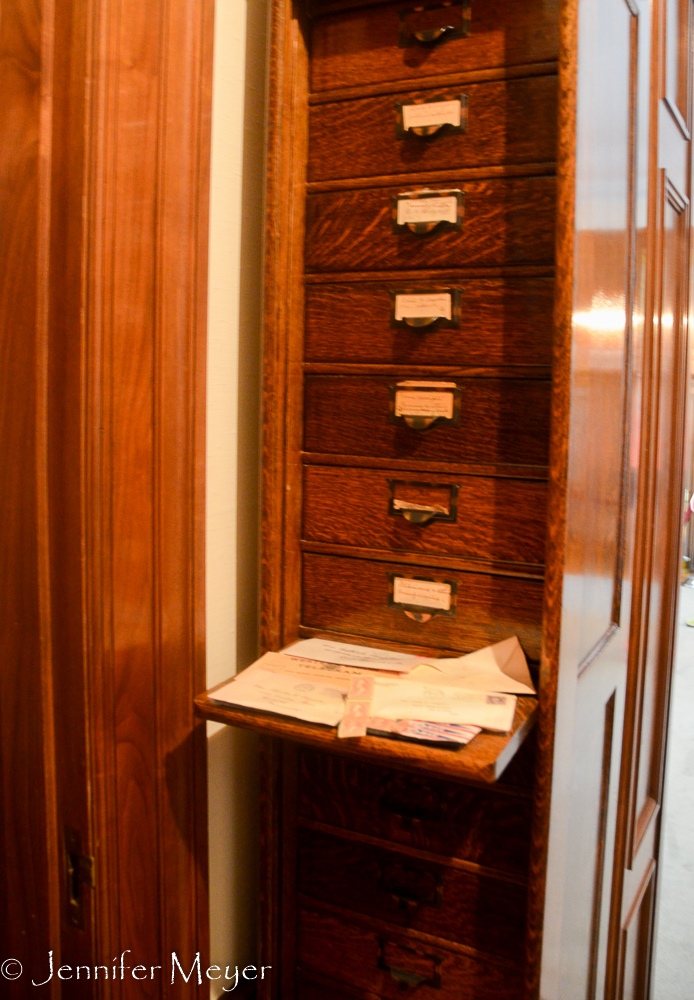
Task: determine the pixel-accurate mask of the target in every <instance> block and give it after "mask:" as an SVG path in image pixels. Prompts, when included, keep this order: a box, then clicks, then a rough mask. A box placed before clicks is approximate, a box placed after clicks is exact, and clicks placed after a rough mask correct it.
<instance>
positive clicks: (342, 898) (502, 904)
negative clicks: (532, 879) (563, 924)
mask: <svg viewBox="0 0 694 1000" xmlns="http://www.w3.org/2000/svg"><path fill="white" fill-rule="evenodd" d="M298 865H299V867H298V883H297V884H298V889H299V892H301V893H303V895H304V896H306V897H311V898H312V899H315V900H318V901H322V902H326V903H331V902H339V904H340V906H343V907H345V908H346V909H348V910H354V911H356V912H359V913H364V914H367V915H371V916H374V917H377V918H379V919H381V920H386V921H388V922H390V923H392V924H399V925H401V926H404V927H411V928H412V929H413V930H421V931H424V932H426V933H428V934H434V935H436V936H438V937H442V938H448V939H451V940H453V941H458V942H459V943H460V944H464V945H467V946H468V947H471V948H474V949H475V950H476V951H478V952H483V953H484V952H486V953H488V954H498V955H502V956H504V957H506V958H511V959H513V958H515V959H519V958H521V956H522V953H523V937H524V927H525V906H526V899H525V895H526V894H525V890H524V888H523V887H522V886H519V885H514V884H512V883H508V882H506V881H503V880H498V879H495V878H493V877H490V876H480V875H473V874H472V873H470V872H465V871H460V870H457V869H455V868H447V867H445V866H441V865H435V864H430V863H427V862H423V861H415V860H414V859H412V858H408V857H407V855H400V854H396V853H395V852H394V851H384V850H378V849H377V848H373V847H370V846H368V845H365V844H360V843H358V842H354V841H351V840H349V839H344V838H342V837H336V836H333V835H329V834H325V833H323V832H320V831H317V830H314V829H310V828H309V829H306V828H304V829H301V830H300V831H299V847H298Z"/></svg>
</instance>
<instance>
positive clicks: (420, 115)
mask: <svg viewBox="0 0 694 1000" xmlns="http://www.w3.org/2000/svg"><path fill="white" fill-rule="evenodd" d="M460 104H461V102H460V100H459V99H458V100H457V101H436V102H434V101H432V102H431V103H429V102H427V103H425V104H403V106H402V124H403V128H405V129H410V128H421V126H427V125H454V126H455V127H457V128H459V127H460V119H461V108H460Z"/></svg>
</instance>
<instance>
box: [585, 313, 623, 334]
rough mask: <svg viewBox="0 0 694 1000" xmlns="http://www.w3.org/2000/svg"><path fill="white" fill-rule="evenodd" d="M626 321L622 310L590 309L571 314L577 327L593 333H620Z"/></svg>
mask: <svg viewBox="0 0 694 1000" xmlns="http://www.w3.org/2000/svg"><path fill="white" fill-rule="evenodd" d="M626 320H627V314H626V312H625V311H624V310H623V309H604V308H603V309H590V310H588V311H587V312H577V313H574V314H573V321H574V323H575V324H576V325H577V326H582V327H583V328H584V330H590V331H591V332H593V333H621V332H622V330H623V329H624V324H625V323H626Z"/></svg>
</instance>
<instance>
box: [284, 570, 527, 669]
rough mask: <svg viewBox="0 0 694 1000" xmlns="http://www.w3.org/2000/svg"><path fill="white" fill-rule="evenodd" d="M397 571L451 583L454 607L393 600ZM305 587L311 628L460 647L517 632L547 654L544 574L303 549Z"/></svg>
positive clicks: (306, 615)
mask: <svg viewBox="0 0 694 1000" xmlns="http://www.w3.org/2000/svg"><path fill="white" fill-rule="evenodd" d="M393 576H395V577H397V578H411V577H419V578H420V579H423V580H433V581H439V582H441V583H443V584H448V585H451V589H453V588H455V594H454V596H453V598H452V603H453V608H452V612H453V613H452V614H450V615H444V614H434V615H433V617H432V618H430V619H429V620H428V621H415V620H413V619H412V618H411V617H409V616H408V614H407V613H406V609H404V608H403V607H402V606H398V605H390V604H389V600H390V597H391V589H392V577H393ZM302 586H303V620H302V624H303V625H305V626H307V627H308V628H315V629H321V630H326V631H331V632H342V633H345V634H347V635H353V636H365V637H367V636H368V637H370V638H373V639H387V640H389V641H392V642H401V643H406V644H410V645H419V646H431V647H434V648H438V649H451V650H460V652H470V651H472V650H475V649H480V648H481V647H482V646H487V645H489V644H491V643H494V642H501V640H502V639H507V638H508V637H509V636H511V635H517V636H518V638H519V640H520V643H521V645H522V647H523V649H524V651H525V653H526V655H527V656H528V657H530V658H531V659H539V656H540V642H541V631H542V629H541V621H542V590H543V587H542V582H541V581H539V580H525V579H519V578H515V577H503V576H492V575H491V574H485V573H461V572H459V571H457V570H432V569H430V568H427V567H416V566H399V565H397V564H395V563H389V562H376V561H371V560H367V559H348V558H345V557H343V556H325V555H315V554H312V553H304V556H303V584H302Z"/></svg>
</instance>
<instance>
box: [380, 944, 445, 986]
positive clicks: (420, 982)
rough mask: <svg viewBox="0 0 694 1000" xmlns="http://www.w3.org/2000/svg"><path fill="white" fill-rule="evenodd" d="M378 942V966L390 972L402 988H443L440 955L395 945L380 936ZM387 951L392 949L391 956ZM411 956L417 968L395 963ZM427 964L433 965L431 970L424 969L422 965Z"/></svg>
mask: <svg viewBox="0 0 694 1000" xmlns="http://www.w3.org/2000/svg"><path fill="white" fill-rule="evenodd" d="M378 943H379V948H380V954H379V956H378V967H379V969H385V971H386V972H389V973H390V975H391V977H392V978H393V979H394V980H395V982H396V983H397V984H398V986H400V988H401V989H403V990H406V989H408V988H409V989H412V990H416V989H417V988H418V987H419V986H430V987H431V988H432V989H434V990H439V989H441V975H440V973H439V966H440V965H441V962H442V959H441V958H440V957H439V956H438V955H429V954H426V953H425V952H420V951H417V950H415V949H414V948H408V947H407V946H406V945H400V944H398V945H395V944H393V943H391V942H388V941H385V940H383V939H382V938H379V941H378ZM387 951H391V952H392V954H391V955H390V956H389V955H388V954H387ZM410 956H411V959H412V964H413V965H415V966H416V968H413V969H408V968H403V967H402V965H399V964H398V965H396V964H395V963H396V962H398V963H399V962H403V960H404V961H407V960H408V959H409V958H410ZM425 964H426V965H430V966H431V968H430V970H427V971H424V970H422V968H421V967H422V966H423V965H425Z"/></svg>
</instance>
